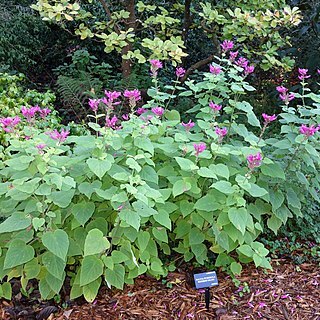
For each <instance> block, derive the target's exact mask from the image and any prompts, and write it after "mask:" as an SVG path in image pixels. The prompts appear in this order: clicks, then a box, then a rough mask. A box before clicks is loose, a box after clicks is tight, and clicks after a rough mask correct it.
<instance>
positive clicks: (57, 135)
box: [47, 129, 70, 144]
mask: <svg viewBox="0 0 320 320" xmlns="http://www.w3.org/2000/svg"><path fill="white" fill-rule="evenodd" d="M69 133H70V132H69V131H68V130H64V129H62V130H61V131H60V132H59V131H58V130H57V129H55V130H53V131H51V132H48V133H47V134H49V136H50V138H51V139H53V140H58V142H59V144H60V143H62V142H64V141H66V139H67V137H68V135H69Z"/></svg>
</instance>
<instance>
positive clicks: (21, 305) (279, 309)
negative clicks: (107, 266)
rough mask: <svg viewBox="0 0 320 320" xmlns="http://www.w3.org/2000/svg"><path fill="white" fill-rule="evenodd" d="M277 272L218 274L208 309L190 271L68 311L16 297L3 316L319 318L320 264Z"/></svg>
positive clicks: (1, 310)
mask: <svg viewBox="0 0 320 320" xmlns="http://www.w3.org/2000/svg"><path fill="white" fill-rule="evenodd" d="M272 266H273V271H269V270H263V269H258V270H257V269H256V268H255V267H254V266H253V265H249V266H246V267H245V268H244V270H243V271H242V273H241V276H239V277H237V279H238V280H239V281H241V284H240V286H238V287H236V286H235V284H234V282H233V281H232V279H231V277H230V276H228V275H227V274H225V273H223V272H220V271H218V272H217V275H218V280H219V285H218V286H215V287H212V288H211V289H210V293H211V301H210V307H209V310H207V309H206V306H205V301H204V290H196V289H194V288H193V287H192V285H191V284H190V281H189V280H190V273H188V272H186V271H182V270H181V271H180V272H173V273H170V274H169V275H168V277H167V278H166V279H165V281H164V280H162V281H161V280H156V279H154V278H151V277H148V276H141V277H139V278H138V279H136V281H135V284H134V285H127V286H126V287H125V289H124V290H123V291H120V290H109V289H107V288H106V287H103V288H101V290H100V294H99V296H98V297H97V299H96V300H95V301H94V302H93V303H92V304H90V303H86V302H85V301H83V299H80V300H78V301H74V302H72V303H71V304H69V306H68V307H67V308H62V306H61V305H60V306H59V305H57V304H54V303H53V302H51V303H47V304H41V303H37V302H36V301H33V302H31V301H30V300H29V301H27V300H26V299H21V294H20V295H19V294H17V295H16V296H15V297H14V299H13V300H12V301H11V302H7V301H4V300H3V301H1V304H0V318H1V319H3V320H7V319H28V320H31V319H37V320H41V319H50V320H53V319H56V320H109V319H110V320H118V319H126V320H147V319H148V320H149V319H150V320H158V319H159V320H160V319H166V320H171V319H172V320H175V319H177V320H190V319H217V320H218V319H219V320H233V319H242V320H243V319H254V320H259V319H262V320H265V319H272V320H283V319H284V320H320V266H319V264H317V263H303V264H301V265H299V266H297V265H295V264H293V263H292V261H289V260H284V259H278V260H273V261H272Z"/></svg>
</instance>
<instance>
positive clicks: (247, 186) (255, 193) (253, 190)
mask: <svg viewBox="0 0 320 320" xmlns="http://www.w3.org/2000/svg"><path fill="white" fill-rule="evenodd" d="M239 185H240V187H241V188H242V189H244V190H246V191H247V192H248V193H249V194H250V195H251V196H252V197H256V198H257V197H263V196H265V195H266V194H268V191H267V190H266V189H263V188H261V187H259V186H258V185H257V184H255V183H240V184H239Z"/></svg>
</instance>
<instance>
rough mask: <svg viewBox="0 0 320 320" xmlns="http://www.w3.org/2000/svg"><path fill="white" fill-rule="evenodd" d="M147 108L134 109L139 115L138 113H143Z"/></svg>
mask: <svg viewBox="0 0 320 320" xmlns="http://www.w3.org/2000/svg"><path fill="white" fill-rule="evenodd" d="M147 111H148V110H147V109H145V108H138V109H137V110H136V112H137V114H138V115H139V116H140V115H142V114H143V113H145V112H147Z"/></svg>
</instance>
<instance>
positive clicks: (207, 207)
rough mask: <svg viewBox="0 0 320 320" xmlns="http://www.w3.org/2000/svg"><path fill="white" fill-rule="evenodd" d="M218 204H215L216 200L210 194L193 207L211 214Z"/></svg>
mask: <svg viewBox="0 0 320 320" xmlns="http://www.w3.org/2000/svg"><path fill="white" fill-rule="evenodd" d="M219 207H220V204H219V203H218V202H217V198H216V197H215V196H214V195H212V194H207V195H206V196H204V197H202V198H200V199H199V200H198V201H197V202H196V203H195V205H194V208H195V209H197V210H203V211H208V212H212V211H215V210H217V209H218V208H219Z"/></svg>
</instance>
